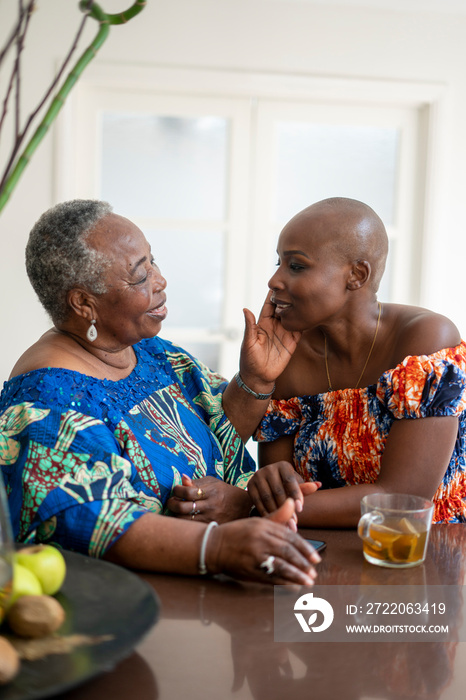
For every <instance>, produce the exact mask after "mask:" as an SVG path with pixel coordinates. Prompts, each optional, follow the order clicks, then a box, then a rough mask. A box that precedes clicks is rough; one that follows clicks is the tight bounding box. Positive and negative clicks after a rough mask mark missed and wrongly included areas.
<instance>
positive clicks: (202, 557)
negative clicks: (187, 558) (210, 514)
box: [199, 520, 218, 576]
mask: <svg viewBox="0 0 466 700" xmlns="http://www.w3.org/2000/svg"><path fill="white" fill-rule="evenodd" d="M214 527H218V523H217V522H215V520H212V522H211V523H209V524H208V525H207V527H206V529H205V532H204V536H203V538H202V544H201V553H200V554H199V573H200V574H201V575H202V576H205V575H206V574H208V573H209V572H208V571H207V566H206V563H205V552H206V549H207V540H208V539H209V535H210V533H211V532H212V530H213V529H214Z"/></svg>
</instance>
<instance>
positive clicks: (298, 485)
mask: <svg viewBox="0 0 466 700" xmlns="http://www.w3.org/2000/svg"><path fill="white" fill-rule="evenodd" d="M321 486H322V484H321V482H320V481H303V479H302V478H301V477H300V476H299V474H297V473H296V471H295V470H294V468H293V466H292V465H291V464H290V463H289V462H286V461H284V460H282V461H280V462H274V463H273V464H267V466H265V467H261V468H260V469H259V470H258V471H257V472H255V473H254V474H253V475H252V477H251V479H250V480H249V483H248V493H249V495H250V497H251V501H252V503H253V505H254V506H255V507H256V508H257V510H258V511H259V515H267V514H268V513H274V512H275V511H276V510H277V508H280V506H281V505H283V503H284V502H285V501H286V499H287V498H292V499H293V500H294V502H295V512H297V513H301V511H302V510H303V502H304V496H308V495H309V494H311V493H314V492H315V491H317V489H319V488H320V487H321Z"/></svg>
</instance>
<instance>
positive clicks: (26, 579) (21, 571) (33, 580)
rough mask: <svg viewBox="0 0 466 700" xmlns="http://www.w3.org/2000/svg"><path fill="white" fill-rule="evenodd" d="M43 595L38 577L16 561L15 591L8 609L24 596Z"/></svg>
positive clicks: (13, 590)
mask: <svg viewBox="0 0 466 700" xmlns="http://www.w3.org/2000/svg"><path fill="white" fill-rule="evenodd" d="M42 593H43V591H42V586H41V585H40V583H39V579H38V578H37V576H34V574H33V573H32V572H31V571H29V569H26V567H25V566H21V564H18V563H17V562H16V561H14V562H13V589H12V591H11V596H10V599H9V600H8V607H9V608H10V607H11V606H12V605H13V603H14V602H15V601H16V600H17V599H18V598H21V596H23V595H42Z"/></svg>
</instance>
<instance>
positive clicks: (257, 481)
mask: <svg viewBox="0 0 466 700" xmlns="http://www.w3.org/2000/svg"><path fill="white" fill-rule="evenodd" d="M181 482H182V483H181V484H178V485H177V486H175V487H174V488H173V492H172V496H171V498H170V499H169V500H168V502H167V507H168V509H169V510H170V511H171V513H173V514H174V515H176V516H177V517H180V518H185V519H192V520H194V519H195V520H197V521H200V522H210V521H211V520H216V521H217V522H219V523H225V522H229V521H231V520H236V519H238V518H245V517H248V515H249V513H250V511H251V508H252V507H253V506H255V507H256V509H257V511H258V512H259V515H261V516H267V515H270V514H272V513H274V512H275V511H277V510H278V509H279V508H280V507H281V506H282V505H283V504H284V503H285V501H286V500H287V499H288V498H292V499H293V501H294V504H295V508H294V513H293V516H292V518H291V519H290V520H289V522H288V527H290V529H292V530H293V531H295V532H296V530H297V514H299V513H301V511H302V509H303V502H304V496H307V495H309V494H311V493H314V492H315V491H317V489H318V488H320V486H321V484H320V482H318V481H313V482H303V480H302V479H301V477H300V476H299V475H298V474H297V473H296V472H295V470H294V469H293V467H292V465H291V464H290V463H289V462H285V461H280V462H275V463H274V464H269V465H267V466H266V467H262V468H261V469H259V471H257V472H255V474H253V476H252V477H251V479H250V481H249V484H248V490H247V491H244V490H243V489H240V488H238V487H236V486H232V485H231V484H227V483H225V482H224V481H222V480H221V479H217V478H215V477H213V476H205V477H202V478H200V479H194V480H193V479H191V478H190V477H188V476H186V475H185V474H183V475H182V477H181Z"/></svg>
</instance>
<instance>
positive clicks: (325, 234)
mask: <svg viewBox="0 0 466 700" xmlns="http://www.w3.org/2000/svg"><path fill="white" fill-rule="evenodd" d="M277 252H278V258H279V260H278V269H277V271H276V272H275V274H274V275H273V277H272V278H271V280H270V282H269V287H270V289H271V290H272V295H271V301H272V303H273V304H274V305H275V315H276V317H278V318H279V319H280V321H281V323H282V325H283V327H284V329H286V330H288V331H294V332H297V333H301V337H300V340H299V343H298V347H297V349H296V351H295V353H294V354H293V356H292V357H291V359H290V362H289V363H288V365H287V367H286V369H285V371H284V372H283V374H282V375H281V376H280V378H279V379H278V381H277V383H276V389H275V392H274V394H273V399H272V401H271V402H270V404H269V407H268V410H267V412H266V414H265V416H264V418H263V420H262V423H261V425H260V427H259V430H258V431H257V434H256V439H257V440H258V441H259V443H260V444H259V464H260V467H261V468H260V469H259V471H258V472H257V473H256V474H255V475H254V476H253V478H252V479H251V481H250V482H249V493H250V495H251V498H252V500H253V502H254V504H255V505H256V507H257V509H258V510H259V512H260V514H261V515H264V514H265V513H267V512H273V511H274V510H275V509H276V508H277V507H278V506H279V505H280V504H281V503H283V501H284V500H285V498H286V496H287V495H291V496H292V497H293V498H294V499H295V501H296V505H297V510H298V511H299V520H298V522H299V525H301V526H308V527H339V528H342V527H354V526H356V525H357V522H358V519H359V517H360V500H361V498H362V497H363V496H365V495H366V494H369V493H375V492H383V491H386V492H404V493H412V494H417V495H419V496H423V497H425V498H428V499H433V500H434V503H435V511H434V521H435V522H466V505H465V501H464V499H465V498H466V471H465V468H466V465H465V453H466V443H465V434H466V411H465V409H466V344H464V343H462V342H461V337H460V334H459V332H458V329H457V328H456V326H455V325H454V324H453V323H452V322H451V321H450V320H449V319H448V318H445V317H444V316H441V315H439V314H436V313H433V312H432V311H428V310H426V309H422V308H418V307H414V306H404V305H400V304H388V303H382V302H380V301H378V299H377V290H378V287H379V283H380V280H381V277H382V275H383V272H384V268H385V262H386V258H387V252H388V239H387V234H386V231H385V227H384V225H383V223H382V221H381V219H380V218H379V216H377V214H376V213H375V212H374V211H373V210H372V209H371V208H370V207H369V206H367V205H366V204H363V203H362V202H359V201H356V200H352V199H345V198H332V199H326V200H323V201H321V202H318V203H317V204H313V205H312V206H310V207H307V208H306V209H304V210H303V211H302V212H300V213H299V214H297V215H296V216H294V217H293V218H292V219H291V221H290V222H289V223H288V224H287V225H286V226H285V228H284V229H283V231H282V232H281V234H280V238H279V241H278V249H277Z"/></svg>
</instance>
